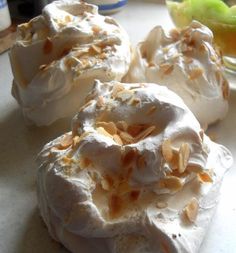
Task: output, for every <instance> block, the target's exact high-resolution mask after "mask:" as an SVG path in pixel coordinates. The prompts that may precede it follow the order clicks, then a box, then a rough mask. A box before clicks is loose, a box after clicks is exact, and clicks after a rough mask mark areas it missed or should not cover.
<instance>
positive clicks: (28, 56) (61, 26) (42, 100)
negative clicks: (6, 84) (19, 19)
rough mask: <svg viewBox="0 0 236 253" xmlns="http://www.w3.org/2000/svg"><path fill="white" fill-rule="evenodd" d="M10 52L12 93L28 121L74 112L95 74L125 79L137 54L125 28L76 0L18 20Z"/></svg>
mask: <svg viewBox="0 0 236 253" xmlns="http://www.w3.org/2000/svg"><path fill="white" fill-rule="evenodd" d="M9 56H10V62H11V66H12V72H13V75H14V80H13V85H12V95H13V96H14V97H15V99H16V100H17V101H18V103H19V105H20V106H21V108H22V111H23V115H24V117H25V119H26V121H28V122H29V123H34V124H36V125H39V126H40V125H49V124H51V123H52V122H54V121H55V120H57V119H59V118H63V117H68V116H72V115H74V114H75V113H76V112H77V111H78V109H79V106H80V105H81V104H83V103H84V98H85V97H86V96H87V94H88V93H89V91H90V90H91V88H92V86H93V82H94V80H95V79H100V80H102V81H111V80H118V81H119V80H121V78H122V77H123V76H124V75H125V74H126V72H127V70H128V67H129V64H130V60H131V53H130V42H129V38H128V35H127V33H126V32H125V31H124V30H123V28H122V27H121V26H120V25H119V24H118V23H117V22H116V21H115V20H114V19H113V18H111V17H108V16H107V17H105V16H102V15H99V14H98V11H97V7H96V6H94V5H90V4H86V3H84V2H80V1H75V0H73V1H66V0H64V1H55V2H53V3H51V4H49V5H47V6H46V7H45V8H44V9H43V11H42V15H40V16H38V17H35V18H34V19H32V20H30V21H29V22H28V23H25V24H22V25H20V26H18V29H17V40H16V42H15V43H14V45H13V47H12V48H11V50H10V53H9Z"/></svg>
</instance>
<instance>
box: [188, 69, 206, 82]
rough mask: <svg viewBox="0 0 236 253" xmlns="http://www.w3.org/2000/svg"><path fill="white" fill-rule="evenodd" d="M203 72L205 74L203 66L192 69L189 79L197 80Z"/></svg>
mask: <svg viewBox="0 0 236 253" xmlns="http://www.w3.org/2000/svg"><path fill="white" fill-rule="evenodd" d="M202 74H203V69H202V68H195V69H192V70H190V72H189V79H190V80H195V79H197V78H199V77H200V76H202Z"/></svg>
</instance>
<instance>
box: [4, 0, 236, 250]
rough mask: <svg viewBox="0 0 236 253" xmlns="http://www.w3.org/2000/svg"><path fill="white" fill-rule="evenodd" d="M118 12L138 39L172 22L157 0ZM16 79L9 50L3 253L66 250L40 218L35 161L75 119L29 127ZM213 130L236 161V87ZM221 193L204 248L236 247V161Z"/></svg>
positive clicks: (131, 5) (222, 248)
mask: <svg viewBox="0 0 236 253" xmlns="http://www.w3.org/2000/svg"><path fill="white" fill-rule="evenodd" d="M114 17H115V18H116V19H117V20H118V21H119V22H120V23H121V24H122V25H123V27H124V28H125V29H126V30H127V31H128V33H129V35H130V37H131V41H132V43H133V44H136V43H137V41H139V40H141V39H143V38H144V37H145V35H146V34H147V33H148V31H149V30H150V29H151V28H152V27H153V26H155V25H163V26H164V27H165V28H170V27H171V26H172V23H171V21H170V18H169V16H168V13H167V10H166V8H165V7H164V5H162V4H157V1H139V0H136V1H135V0H133V1H130V2H129V4H128V6H127V7H126V8H125V9H124V10H123V11H122V12H119V13H117V14H114ZM11 81H12V73H11V70H10V64H9V60H8V55H7V53H4V54H2V55H0V253H65V252H67V251H66V250H65V249H64V248H63V247H62V246H60V245H59V244H58V243H56V242H54V241H53V240H52V239H50V237H49V235H48V232H47V229H46V228H45V226H44V224H43V222H42V221H41V219H40V217H39V213H38V210H37V202H36V187H35V174H36V166H35V162H34V160H35V156H36V154H37V153H38V152H39V151H40V149H41V147H42V146H43V145H44V144H45V143H46V142H48V141H49V140H51V139H53V138H55V137H56V136H58V135H60V134H62V133H63V132H65V131H67V130H68V129H69V127H70V122H69V121H68V120H61V121H59V122H56V123H55V124H53V125H52V126H50V127H42V128H37V127H30V128H29V127H26V126H25V124H24V121H23V118H22V115H21V112H20V110H19V107H18V105H17V103H16V101H15V100H14V99H13V98H12V97H11V94H10V92H11ZM235 82H236V79H235ZM210 131H211V132H212V133H213V134H214V135H215V137H216V140H217V142H220V143H222V144H224V145H225V146H227V147H228V148H229V149H230V150H231V151H232V153H233V155H234V159H235V160H236V137H235V131H236V90H232V92H231V97H230V110H229V113H228V115H227V117H226V118H225V119H224V120H223V121H221V122H219V123H218V124H217V125H215V126H213V127H211V129H210ZM221 192H222V194H221V198H220V203H219V205H218V207H217V210H216V214H215V216H214V217H213V222H212V224H211V226H210V227H209V230H208V233H207V235H206V238H205V240H204V242H203V245H202V248H201V250H200V252H201V253H235V252H236V201H235V199H236V198H235V194H236V166H235V164H234V166H233V167H232V168H231V170H230V171H229V172H228V173H227V174H226V176H225V179H224V183H223V186H222V191H221ZM78 252H79V250H78ZM81 253H86V252H81Z"/></svg>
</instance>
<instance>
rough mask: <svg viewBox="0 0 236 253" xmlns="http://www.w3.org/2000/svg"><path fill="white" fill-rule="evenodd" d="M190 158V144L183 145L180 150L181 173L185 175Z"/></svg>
mask: <svg viewBox="0 0 236 253" xmlns="http://www.w3.org/2000/svg"><path fill="white" fill-rule="evenodd" d="M189 156H190V146H189V144H188V143H183V144H182V145H181V146H180V149H179V173H183V172H184V171H185V169H186V167H187V165H188V160H189Z"/></svg>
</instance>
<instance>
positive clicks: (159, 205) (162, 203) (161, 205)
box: [156, 201, 168, 209]
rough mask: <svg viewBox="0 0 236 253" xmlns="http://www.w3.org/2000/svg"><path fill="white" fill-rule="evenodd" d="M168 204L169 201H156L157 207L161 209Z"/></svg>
mask: <svg viewBox="0 0 236 253" xmlns="http://www.w3.org/2000/svg"><path fill="white" fill-rule="evenodd" d="M167 206H168V204H167V202H162V201H158V202H157V203H156V207H157V208H159V209H164V208H166V207H167Z"/></svg>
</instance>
